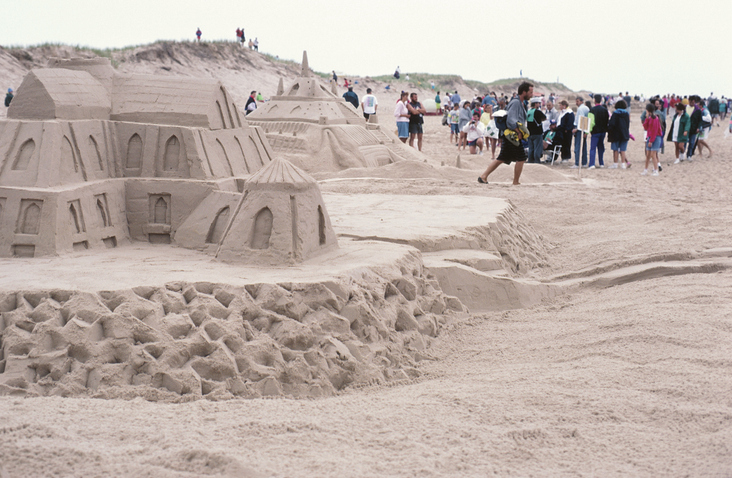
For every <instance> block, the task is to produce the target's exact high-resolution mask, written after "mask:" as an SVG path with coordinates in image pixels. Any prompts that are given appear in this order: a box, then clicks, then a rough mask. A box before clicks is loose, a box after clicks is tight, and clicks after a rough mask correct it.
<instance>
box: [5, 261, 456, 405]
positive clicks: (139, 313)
mask: <svg viewBox="0 0 732 478" xmlns="http://www.w3.org/2000/svg"><path fill="white" fill-rule="evenodd" d="M462 310H463V307H462V305H461V304H460V301H459V300H457V299H455V298H452V297H447V296H445V294H443V293H442V292H441V290H440V288H439V285H438V284H437V283H436V281H434V280H430V279H428V278H427V277H426V275H425V273H424V270H423V268H422V263H421V260H420V258H419V254H418V253H417V252H414V253H412V254H409V255H407V256H405V257H404V258H403V259H402V260H401V261H399V262H398V263H397V264H394V266H393V267H382V268H378V270H360V271H359V272H358V274H357V275H355V276H353V277H350V278H349V280H343V281H339V282H335V281H329V282H323V283H281V284H254V285H249V286H245V287H233V286H227V285H225V284H214V283H210V282H199V283H186V282H173V283H168V284H165V285H164V286H160V287H136V288H132V289H125V290H116V291H108V292H99V293H93V292H79V291H69V290H47V291H32V292H31V291H25V292H14V293H3V294H2V295H0V311H2V314H0V317H1V319H0V345H1V346H2V360H0V394H11V395H16V394H17V395H27V396H36V395H41V396H45V395H60V396H93V397H100V398H133V397H138V396H139V397H144V398H146V399H148V400H166V401H180V400H191V399H197V398H202V397H205V398H209V399H226V398H233V397H235V396H237V397H247V398H249V397H261V396H291V397H316V396H327V395H332V394H334V393H335V392H336V391H337V390H340V389H342V388H344V387H345V386H347V385H358V384H366V383H386V382H390V381H395V380H408V379H412V378H415V377H417V376H418V375H419V373H418V372H417V370H416V369H415V365H416V362H418V361H420V360H423V359H425V358H427V357H428V355H427V354H426V352H425V350H426V349H427V347H428V345H429V343H430V340H431V338H432V337H435V336H436V335H437V333H438V330H439V329H440V327H441V326H442V325H443V324H445V323H446V321H447V320H448V319H449V317H450V316H451V314H452V313H453V312H454V311H462Z"/></svg>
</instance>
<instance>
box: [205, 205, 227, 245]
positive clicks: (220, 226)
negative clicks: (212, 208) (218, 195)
mask: <svg viewBox="0 0 732 478" xmlns="http://www.w3.org/2000/svg"><path fill="white" fill-rule="evenodd" d="M228 219H229V206H226V207H225V208H223V209H222V210H221V211H219V213H218V214H216V217H215V218H214V221H213V222H212V223H211V227H210V228H209V231H208V236H207V237H206V244H218V243H219V241H221V237H222V236H223V235H224V230H225V229H226V225H227V223H228V222H229V221H228Z"/></svg>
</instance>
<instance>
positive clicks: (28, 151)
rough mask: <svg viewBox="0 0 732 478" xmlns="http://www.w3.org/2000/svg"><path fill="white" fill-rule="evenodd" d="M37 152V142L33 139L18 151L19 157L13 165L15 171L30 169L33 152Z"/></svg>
mask: <svg viewBox="0 0 732 478" xmlns="http://www.w3.org/2000/svg"><path fill="white" fill-rule="evenodd" d="M35 150H36V142H35V141H33V140H32V139H29V140H27V141H26V142H25V143H23V145H22V146H21V147H20V149H19V150H18V156H16V158H15V162H14V163H13V169H14V170H20V171H24V170H26V169H28V164H29V163H30V160H31V157H32V156H33V151H35Z"/></svg>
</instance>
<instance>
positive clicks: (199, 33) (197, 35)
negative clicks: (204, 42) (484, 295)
mask: <svg viewBox="0 0 732 478" xmlns="http://www.w3.org/2000/svg"><path fill="white" fill-rule="evenodd" d="M201 34H202V33H201V29H200V28H197V29H196V41H198V42H199V43H200V41H201Z"/></svg>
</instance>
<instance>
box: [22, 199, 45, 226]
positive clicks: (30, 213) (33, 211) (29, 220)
mask: <svg viewBox="0 0 732 478" xmlns="http://www.w3.org/2000/svg"><path fill="white" fill-rule="evenodd" d="M40 228H41V208H40V207H38V204H36V203H31V205H30V206H28V207H27V208H26V209H25V212H24V213H23V225H22V227H21V228H20V232H21V233H23V234H38V231H39V230H40Z"/></svg>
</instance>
